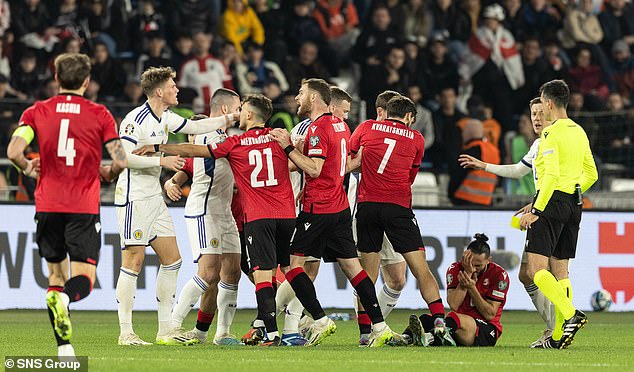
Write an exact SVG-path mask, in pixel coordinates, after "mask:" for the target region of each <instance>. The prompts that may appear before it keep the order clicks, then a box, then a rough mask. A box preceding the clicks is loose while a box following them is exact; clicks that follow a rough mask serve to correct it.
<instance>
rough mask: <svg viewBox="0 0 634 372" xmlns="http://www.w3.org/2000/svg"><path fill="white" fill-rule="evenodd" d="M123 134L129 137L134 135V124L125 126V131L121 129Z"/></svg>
mask: <svg viewBox="0 0 634 372" xmlns="http://www.w3.org/2000/svg"><path fill="white" fill-rule="evenodd" d="M123 133H125V134H127V135H130V134H133V133H134V124H132V123H130V124H128V125H126V126H125V129H123Z"/></svg>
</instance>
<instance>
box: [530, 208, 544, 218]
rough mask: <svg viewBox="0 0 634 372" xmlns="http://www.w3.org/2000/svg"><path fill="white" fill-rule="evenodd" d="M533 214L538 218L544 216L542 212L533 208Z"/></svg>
mask: <svg viewBox="0 0 634 372" xmlns="http://www.w3.org/2000/svg"><path fill="white" fill-rule="evenodd" d="M531 213H532V214H534V215H535V216H538V217H539V216H541V215H542V211H540V210H539V209H535V208H533V209H532V210H531Z"/></svg>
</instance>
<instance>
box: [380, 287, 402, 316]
mask: <svg viewBox="0 0 634 372" xmlns="http://www.w3.org/2000/svg"><path fill="white" fill-rule="evenodd" d="M400 296H401V291H397V290H395V289H392V288H390V287H388V286H387V284H385V283H384V284H383V288H382V289H381V290H380V291H379V293H378V295H377V298H378V300H379V306H381V312H382V314H383V318H384V319H385V318H387V316H388V315H390V313H391V312H392V310H393V309H394V307H395V306H396V304H397V303H398V298H399V297H400Z"/></svg>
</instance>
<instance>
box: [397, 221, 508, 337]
mask: <svg viewBox="0 0 634 372" xmlns="http://www.w3.org/2000/svg"><path fill="white" fill-rule="evenodd" d="M474 238H475V240H474V241H472V242H471V243H469V245H468V246H467V250H466V251H465V252H464V254H463V256H462V260H460V261H458V262H454V263H453V264H451V266H449V269H447V303H448V304H449V307H451V310H452V311H451V312H449V313H448V314H447V315H446V317H445V321H446V323H447V326H448V327H449V328H450V331H451V336H452V337H453V339H454V340H456V343H457V344H458V345H460V346H495V344H496V342H497V340H498V339H499V338H500V336H501V335H502V324H501V323H500V317H501V316H502V308H503V307H504V304H505V303H506V294H507V292H508V288H509V276H508V274H507V273H506V270H504V269H503V268H502V267H501V266H499V265H498V264H496V263H494V262H491V248H490V247H489V244H488V243H487V240H489V238H488V237H487V236H486V235H484V234H476V235H475V237H474ZM433 329H434V322H433V318H432V316H431V315H429V314H423V315H421V316H420V318H419V317H418V316H416V315H411V316H410V318H409V326H408V327H407V328H406V329H405V331H404V332H403V335H402V338H400V337H399V338H398V340H396V338H395V340H394V341H393V342H391V344H393V345H396V346H402V345H412V344H413V345H416V346H435V344H434V343H433V342H432V341H433V340H434V337H433V334H432V333H431V332H432V331H433Z"/></svg>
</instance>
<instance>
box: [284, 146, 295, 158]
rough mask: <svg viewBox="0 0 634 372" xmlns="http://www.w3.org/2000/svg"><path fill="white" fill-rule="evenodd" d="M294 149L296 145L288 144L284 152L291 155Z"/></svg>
mask: <svg viewBox="0 0 634 372" xmlns="http://www.w3.org/2000/svg"><path fill="white" fill-rule="evenodd" d="M293 150H295V146H293V145H288V146H286V147H285V148H284V152H285V153H286V156H289V155H290V154H291V152H293Z"/></svg>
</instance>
